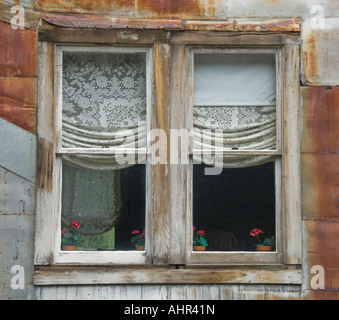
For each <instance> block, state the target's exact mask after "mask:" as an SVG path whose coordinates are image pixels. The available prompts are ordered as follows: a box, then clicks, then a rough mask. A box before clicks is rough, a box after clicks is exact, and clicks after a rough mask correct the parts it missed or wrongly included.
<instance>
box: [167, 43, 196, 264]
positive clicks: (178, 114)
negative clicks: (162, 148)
mask: <svg viewBox="0 0 339 320" xmlns="http://www.w3.org/2000/svg"><path fill="white" fill-rule="evenodd" d="M171 48H172V59H171V95H170V96H171V101H170V110H171V114H170V130H171V133H170V134H171V136H170V138H171V144H170V148H169V153H170V161H171V164H170V167H169V169H170V170H169V172H170V185H171V194H170V211H171V231H172V232H171V239H170V240H171V246H170V248H171V249H170V264H185V263H186V260H187V259H186V255H187V252H188V251H187V249H188V247H187V244H188V241H187V240H188V239H187V237H188V235H190V233H188V232H187V231H188V228H187V225H188V222H189V219H188V218H189V213H190V208H189V201H188V197H189V195H190V194H191V191H192V190H191V185H189V184H188V181H189V173H190V170H191V168H190V163H189V135H188V132H189V129H190V126H189V123H190V122H189V121H190V119H191V118H190V113H189V111H188V110H189V101H190V95H189V81H188V75H189V70H188V61H189V59H188V55H187V47H186V46H185V45H173V46H172V47H171Z"/></svg>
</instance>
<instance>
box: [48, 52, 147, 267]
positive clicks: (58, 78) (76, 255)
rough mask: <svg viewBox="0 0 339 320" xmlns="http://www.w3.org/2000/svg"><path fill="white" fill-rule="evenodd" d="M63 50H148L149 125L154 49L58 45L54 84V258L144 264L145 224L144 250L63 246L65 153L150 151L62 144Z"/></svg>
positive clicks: (60, 260) (113, 154)
mask: <svg viewBox="0 0 339 320" xmlns="http://www.w3.org/2000/svg"><path fill="white" fill-rule="evenodd" d="M63 52H68V53H69V52H71V53H72V52H74V53H76V52H81V53H83V52H90V53H145V54H146V126H147V129H148V128H150V124H151V105H152V81H151V79H152V78H153V76H152V75H153V64H152V62H153V52H152V49H151V48H148V47H95V46H62V45H61V46H58V45H56V46H55V57H56V59H55V70H56V73H55V84H56V85H55V88H56V111H55V115H56V116H55V119H56V129H55V135H56V151H55V171H56V179H55V184H54V192H55V216H56V219H55V220H56V221H55V230H54V232H55V244H54V249H53V251H54V253H55V254H54V262H55V263H57V264H74V263H80V264H98V263H99V264H112V263H113V264H131V265H133V264H145V263H147V261H148V260H149V257H148V255H149V252H150V250H149V248H150V247H151V230H150V228H149V227H148V228H147V227H146V237H145V240H146V243H145V251H140V252H139V251H119V250H115V251H62V250H61V192H62V156H63V155H105V156H107V155H111V156H112V157H113V156H115V155H121V154H135V155H145V156H146V157H147V156H148V154H147V148H125V147H123V146H121V147H110V148H65V147H62V64H63V63H62V61H63V60H62V57H63ZM151 170H152V168H151V166H150V165H148V164H147V161H146V189H148V188H149V184H150V179H149V176H150V173H151ZM145 210H146V213H145V220H146V221H145V225H146V226H147V225H149V221H148V220H150V194H149V193H148V194H147V192H146V208H145Z"/></svg>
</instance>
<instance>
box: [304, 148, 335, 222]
mask: <svg viewBox="0 0 339 320" xmlns="http://www.w3.org/2000/svg"><path fill="white" fill-rule="evenodd" d="M301 159H302V162H301V165H302V197H303V217H304V218H305V219H339V154H338V153H330V154H324V153H303V154H302V156H301Z"/></svg>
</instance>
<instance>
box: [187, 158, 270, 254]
mask: <svg viewBox="0 0 339 320" xmlns="http://www.w3.org/2000/svg"><path fill="white" fill-rule="evenodd" d="M205 167H206V166H205V165H201V164H195V165H194V166H193V225H194V227H195V228H196V231H198V230H204V231H205V233H206V236H205V239H206V241H207V244H208V246H207V250H209V251H254V250H256V245H257V244H262V243H263V242H264V240H265V239H266V238H270V239H271V237H273V238H275V237H276V230H275V224H276V218H275V212H276V204H275V202H276V201H275V197H276V195H275V163H274V162H269V163H266V164H262V165H259V166H253V167H248V168H235V169H223V170H222V172H221V173H220V174H219V175H213V176H212V175H205V174H204V172H205V171H204V169H205ZM253 229H260V230H261V231H263V232H264V233H262V234H260V235H259V241H258V239H257V237H256V236H251V235H250V232H251V231H252V230H253ZM254 233H255V232H254ZM274 242H275V241H274ZM273 250H274V247H273Z"/></svg>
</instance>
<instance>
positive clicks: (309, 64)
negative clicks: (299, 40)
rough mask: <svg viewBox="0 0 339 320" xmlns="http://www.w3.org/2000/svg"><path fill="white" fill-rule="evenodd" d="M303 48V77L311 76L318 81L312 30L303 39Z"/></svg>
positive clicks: (315, 46) (315, 49)
mask: <svg viewBox="0 0 339 320" xmlns="http://www.w3.org/2000/svg"><path fill="white" fill-rule="evenodd" d="M304 48H305V49H304V50H303V56H302V57H303V65H304V74H305V77H307V78H308V77H311V78H312V79H314V80H315V81H316V83H318V81H317V74H318V62H317V60H318V59H317V41H316V39H315V37H314V34H313V33H312V32H311V33H310V35H309V37H308V38H307V39H305V40H304ZM316 83H314V84H316Z"/></svg>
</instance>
